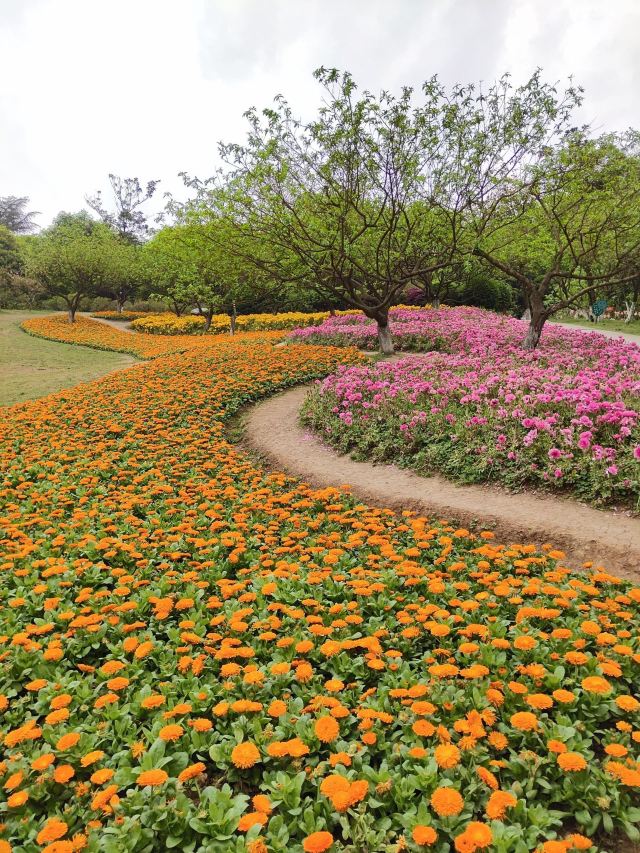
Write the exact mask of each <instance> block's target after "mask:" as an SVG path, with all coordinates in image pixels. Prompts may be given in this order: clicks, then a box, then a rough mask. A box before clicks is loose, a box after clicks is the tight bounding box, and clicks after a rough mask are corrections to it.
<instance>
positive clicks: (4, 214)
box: [0, 195, 40, 234]
mask: <svg viewBox="0 0 640 853" xmlns="http://www.w3.org/2000/svg"><path fill="white" fill-rule="evenodd" d="M28 204H29V197H28V196H26V195H25V196H15V195H7V196H0V225H4V227H5V228H8V229H9V231H13V233H14V234H30V233H31V232H32V231H35V230H36V229H37V228H38V225H37V224H36V223H35V222H34V221H33V218H34V216H39V213H40V212H39V211H37V210H27V209H26V208H27V205H28Z"/></svg>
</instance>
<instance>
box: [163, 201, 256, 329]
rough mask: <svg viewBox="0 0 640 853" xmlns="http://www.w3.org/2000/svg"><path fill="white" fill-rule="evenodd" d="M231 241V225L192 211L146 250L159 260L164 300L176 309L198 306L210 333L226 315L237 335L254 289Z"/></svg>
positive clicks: (191, 208) (185, 214) (187, 210)
mask: <svg viewBox="0 0 640 853" xmlns="http://www.w3.org/2000/svg"><path fill="white" fill-rule="evenodd" d="M229 239H233V232H232V231H230V229H229V225H228V223H225V221H224V220H223V219H221V218H212V217H211V216H210V215H209V213H208V212H206V213H205V214H204V216H203V215H202V214H201V212H198V211H197V210H196V209H195V208H193V207H189V208H185V209H184V210H183V211H182V222H181V223H180V224H177V225H174V226H170V227H167V228H164V229H163V230H162V231H160V232H159V233H158V234H157V235H156V237H154V239H153V240H152V241H151V242H150V243H149V244H148V245H147V247H146V249H147V254H148V256H153V255H155V271H156V276H157V278H156V283H158V282H160V281H161V282H163V284H164V286H163V287H162V288H161V293H162V295H164V296H165V297H166V298H169V299H170V300H171V302H172V304H173V306H174V308H181V309H184V307H185V306H187V305H195V306H196V308H197V310H198V313H199V314H200V315H201V316H202V317H204V319H205V331H208V330H209V328H210V327H211V321H212V319H213V316H214V314H217V313H221V312H228V313H229V314H230V315H231V318H232V319H231V331H232V332H233V331H235V315H236V306H237V303H238V301H240V300H242V299H243V298H244V297H245V296H246V295H247V293H248V291H249V289H250V284H249V281H250V280H249V277H248V275H247V271H246V270H245V269H244V268H243V265H242V262H241V260H240V259H239V258H238V256H237V255H235V254H234V253H233V252H230V251H229V250H228V247H229V243H228V240H229Z"/></svg>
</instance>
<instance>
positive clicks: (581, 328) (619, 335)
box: [549, 320, 640, 345]
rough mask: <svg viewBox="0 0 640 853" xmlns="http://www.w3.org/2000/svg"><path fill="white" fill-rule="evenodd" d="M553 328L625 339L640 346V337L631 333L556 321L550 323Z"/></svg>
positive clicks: (593, 325)
mask: <svg viewBox="0 0 640 853" xmlns="http://www.w3.org/2000/svg"><path fill="white" fill-rule="evenodd" d="M549 322H550V324H551V325H552V326H562V328H563V329H573V330H574V331H575V330H576V329H578V330H579V331H580V332H595V333H596V334H597V335H604V337H605V338H624V339H625V341H629V343H632V344H638V345H640V335H632V334H631V333H630V332H613V331H612V330H611V329H599V328H598V327H597V326H596V325H595V324H590V325H589V326H576V325H575V324H574V323H558V322H555V321H554V320H550V321H549Z"/></svg>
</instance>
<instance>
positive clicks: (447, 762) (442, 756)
mask: <svg viewBox="0 0 640 853" xmlns="http://www.w3.org/2000/svg"><path fill="white" fill-rule="evenodd" d="M434 756H435V759H436V764H437V765H438V767H441V768H442V769H443V770H450V769H451V768H452V767H455V766H456V765H457V764H458V763H459V762H460V750H459V749H458V747H457V746H454V745H453V744H452V743H442V744H440V746H437V747H436V748H435V752H434Z"/></svg>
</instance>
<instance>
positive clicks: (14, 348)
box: [0, 311, 136, 406]
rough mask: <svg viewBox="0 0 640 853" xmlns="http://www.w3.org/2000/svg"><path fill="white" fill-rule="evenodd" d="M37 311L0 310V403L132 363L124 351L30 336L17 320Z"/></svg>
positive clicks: (38, 394) (50, 390)
mask: <svg viewBox="0 0 640 853" xmlns="http://www.w3.org/2000/svg"><path fill="white" fill-rule="evenodd" d="M42 313H45V314H48V313H51V312H41V311H0V405H2V406H9V405H11V404H13V403H22V402H24V401H25V400H33V399H35V398H36V397H43V396H44V395H45V394H51V393H53V392H54V391H60V390H61V389H62V388H71V387H73V386H74V385H77V384H78V383H79V382H88V381H89V380H91V379H95V378H96V377H98V376H102V375H103V374H105V373H109V372H110V371H112V370H117V369H118V368H122V367H126V366H127V365H129V364H134V363H135V361H136V359H135V358H133V356H130V355H125V354H124V353H115V352H103V351H101V350H93V349H89V348H88V347H79V346H73V345H71V344H60V343H55V342H54V341H46V340H43V339H41V338H34V337H33V336H32V335H28V334H27V333H26V332H23V331H22V329H21V328H20V324H21V323H22V322H23V321H24V320H26V319H28V318H29V317H34V316H36V315H37V314H42Z"/></svg>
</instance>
